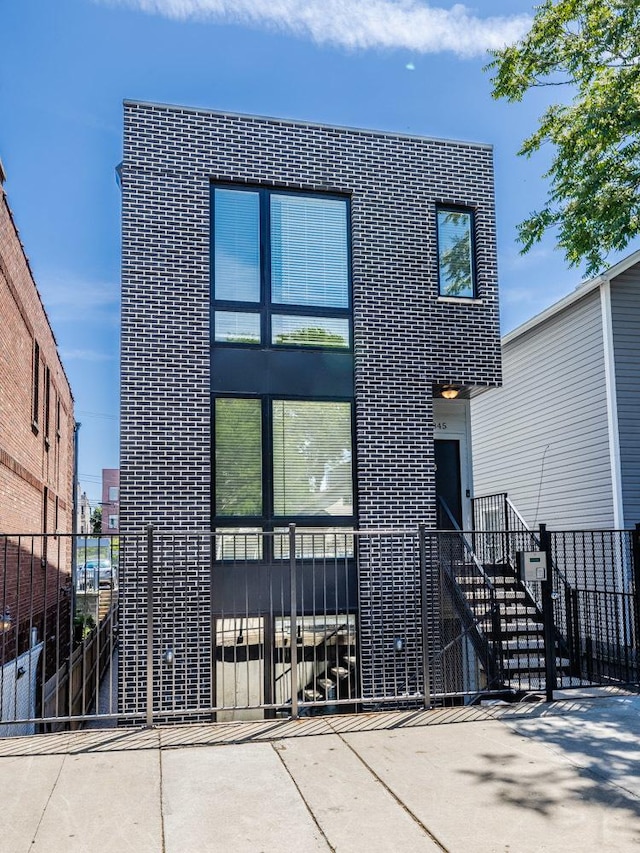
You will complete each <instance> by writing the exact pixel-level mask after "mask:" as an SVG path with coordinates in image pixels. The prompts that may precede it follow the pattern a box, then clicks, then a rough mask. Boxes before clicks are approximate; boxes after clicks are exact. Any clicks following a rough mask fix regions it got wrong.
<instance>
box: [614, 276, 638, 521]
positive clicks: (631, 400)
mask: <svg viewBox="0 0 640 853" xmlns="http://www.w3.org/2000/svg"><path fill="white" fill-rule="evenodd" d="M611 318H612V325H613V349H614V354H615V363H616V397H617V404H618V433H619V441H620V470H621V478H622V502H623V507H624V525H625V527H633V526H634V525H635V524H636V523H637V522H639V521H640V269H639V267H638V266H637V265H636V266H634V267H632V268H631V269H630V270H627V271H626V272H625V273H623V274H622V275H619V276H617V277H616V278H614V279H613V280H612V282H611Z"/></svg>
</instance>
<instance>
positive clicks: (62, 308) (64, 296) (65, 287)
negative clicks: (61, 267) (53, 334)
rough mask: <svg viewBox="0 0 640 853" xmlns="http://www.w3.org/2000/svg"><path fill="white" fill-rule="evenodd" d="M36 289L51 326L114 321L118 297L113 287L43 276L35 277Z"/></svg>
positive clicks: (58, 276) (116, 286) (79, 280)
mask: <svg viewBox="0 0 640 853" xmlns="http://www.w3.org/2000/svg"><path fill="white" fill-rule="evenodd" d="M38 290H39V292H40V296H41V298H42V304H43V305H44V307H45V310H46V312H47V314H48V316H49V319H50V320H51V322H52V323H61V322H62V323H63V322H67V321H73V322H75V321H78V320H82V321H84V322H88V321H89V322H90V321H92V320H96V321H98V320H99V319H103V320H106V321H111V320H113V319H114V318H117V314H118V301H119V298H120V290H119V286H118V285H117V284H112V283H108V284H106V283H96V282H91V281H85V280H81V279H77V278H75V277H71V276H67V275H59V274H53V275H47V274H46V273H44V274H41V275H40V276H39V279H38Z"/></svg>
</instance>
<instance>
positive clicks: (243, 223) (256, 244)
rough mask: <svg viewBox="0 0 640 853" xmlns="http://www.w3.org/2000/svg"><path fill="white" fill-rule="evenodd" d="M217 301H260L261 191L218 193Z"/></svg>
mask: <svg viewBox="0 0 640 853" xmlns="http://www.w3.org/2000/svg"><path fill="white" fill-rule="evenodd" d="M214 222H215V227H214V240H215V265H214V293H215V298H216V299H229V300H233V301H236V302H259V301H260V197H259V195H258V193H257V192H247V191H242V190H227V189H216V190H215V193H214Z"/></svg>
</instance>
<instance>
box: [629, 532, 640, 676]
mask: <svg viewBox="0 0 640 853" xmlns="http://www.w3.org/2000/svg"><path fill="white" fill-rule="evenodd" d="M631 538H632V541H633V604H634V608H633V609H634V617H635V625H634V626H633V638H634V645H635V650H636V661H635V663H636V678H638V677H639V676H638V669H639V668H640V523H638V524H636V526H635V529H634V530H632V531H631Z"/></svg>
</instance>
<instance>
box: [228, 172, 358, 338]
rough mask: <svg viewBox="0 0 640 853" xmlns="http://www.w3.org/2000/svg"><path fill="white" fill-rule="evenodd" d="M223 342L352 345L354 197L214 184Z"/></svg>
mask: <svg viewBox="0 0 640 853" xmlns="http://www.w3.org/2000/svg"><path fill="white" fill-rule="evenodd" d="M213 299H214V308H215V319H214V330H215V331H214V335H215V340H216V342H218V343H228V344H262V345H263V346H274V347H279V346H303V347H332V348H340V349H347V348H349V347H350V345H351V334H350V314H349V308H350V277H349V240H348V202H347V200H346V199H344V198H338V197H335V196H325V195H320V194H318V195H307V194H301V193H285V192H280V191H275V190H264V189H260V190H258V189H235V188H228V187H214V189H213Z"/></svg>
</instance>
